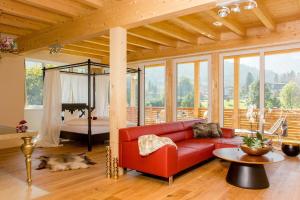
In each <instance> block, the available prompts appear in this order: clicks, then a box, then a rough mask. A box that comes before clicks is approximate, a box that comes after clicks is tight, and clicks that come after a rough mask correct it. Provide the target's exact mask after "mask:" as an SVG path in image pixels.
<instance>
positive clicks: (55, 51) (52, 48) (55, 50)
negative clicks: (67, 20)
mask: <svg viewBox="0 0 300 200" xmlns="http://www.w3.org/2000/svg"><path fill="white" fill-rule="evenodd" d="M62 48H63V46H62V45H60V44H53V45H50V46H49V53H50V54H59V53H60V52H61V50H62Z"/></svg>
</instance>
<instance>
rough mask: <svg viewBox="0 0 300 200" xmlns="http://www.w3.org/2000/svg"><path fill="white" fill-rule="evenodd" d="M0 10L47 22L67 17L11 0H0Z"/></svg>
mask: <svg viewBox="0 0 300 200" xmlns="http://www.w3.org/2000/svg"><path fill="white" fill-rule="evenodd" d="M0 10H1V11H2V12H3V13H7V14H11V15H15V16H19V17H24V18H27V19H30V20H37V21H40V22H45V23H49V24H56V23H59V22H64V21H66V20H68V19H69V18H67V17H63V16H61V15H58V14H54V13H51V12H47V11H44V10H41V9H38V8H35V7H32V6H29V5H26V4H23V3H20V2H17V1H13V0H1V1H0Z"/></svg>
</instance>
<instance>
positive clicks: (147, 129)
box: [119, 122, 184, 142]
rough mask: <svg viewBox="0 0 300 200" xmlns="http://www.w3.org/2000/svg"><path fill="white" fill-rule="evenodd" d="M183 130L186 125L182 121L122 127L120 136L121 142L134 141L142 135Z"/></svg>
mask: <svg viewBox="0 0 300 200" xmlns="http://www.w3.org/2000/svg"><path fill="white" fill-rule="evenodd" d="M183 130H184V127H183V124H182V123H181V122H172V123H164V124H155V125H146V126H136V127H129V128H122V129H120V130H119V138H120V141H121V142H124V141H133V140H137V139H138V137H139V136H142V135H148V134H154V135H163V134H167V133H174V132H179V131H183Z"/></svg>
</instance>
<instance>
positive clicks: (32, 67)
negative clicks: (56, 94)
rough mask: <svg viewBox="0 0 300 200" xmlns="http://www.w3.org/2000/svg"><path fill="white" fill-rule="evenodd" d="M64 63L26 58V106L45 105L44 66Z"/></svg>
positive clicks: (48, 66) (49, 66)
mask: <svg viewBox="0 0 300 200" xmlns="http://www.w3.org/2000/svg"><path fill="white" fill-rule="evenodd" d="M58 64H59V65H63V64H62V63H51V62H43V61H35V60H30V59H28V60H25V94H26V108H30V107H36V106H42V105H43V70H42V69H43V67H45V68H51V67H55V66H57V65H58Z"/></svg>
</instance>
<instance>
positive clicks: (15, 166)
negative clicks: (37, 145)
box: [0, 145, 300, 200]
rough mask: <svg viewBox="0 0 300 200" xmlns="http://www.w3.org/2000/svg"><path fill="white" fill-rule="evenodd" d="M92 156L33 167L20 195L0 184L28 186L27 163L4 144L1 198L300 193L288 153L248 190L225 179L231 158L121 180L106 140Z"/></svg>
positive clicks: (150, 199) (287, 197) (115, 199)
mask: <svg viewBox="0 0 300 200" xmlns="http://www.w3.org/2000/svg"><path fill="white" fill-rule="evenodd" d="M85 150H86V148H85V147H84V146H78V145H76V146H75V145H65V146H63V147H59V148H49V149H37V150H36V151H35V152H34V156H33V157H34V159H33V167H34V168H35V167H36V166H37V165H38V163H39V162H38V161H37V160H36V159H35V158H36V157H38V156H39V155H45V154H49V153H50V154H51V153H53V154H54V153H66V152H73V153H74V152H78V153H79V152H84V151H85ZM89 156H90V157H91V158H92V159H93V160H94V161H96V162H97V164H96V165H94V166H92V167H91V168H89V169H81V170H73V171H64V172H50V171H48V170H40V171H38V170H33V186H32V188H31V189H28V190H27V193H25V194H24V197H22V198H20V197H18V198H16V197H15V196H16V195H8V194H7V192H6V193H4V192H3V191H4V190H2V188H3V187H8V188H11V191H14V193H18V192H19V191H20V192H24V188H26V189H27V187H26V185H25V182H24V180H25V170H24V168H25V166H24V162H23V156H22V154H21V153H20V151H19V148H11V149H5V150H0V170H1V174H0V186H1V188H0V199H3V200H4V199H5V200H10V199H14V200H23V199H31V198H32V197H37V196H40V197H38V198H37V199H49V200H50V199H51V200H54V199H62V200H71V199H72V200H75V199H80V200H98V199H111V200H119V199H128V200H134V199H146V200H159V199H172V200H173V199H201V200H205V199H208V200H214V199H229V200H231V199H239V200H248V199H249V200H250V199H251V200H253V199H272V200H274V199H284V200H292V199H295V200H296V199H300V159H299V157H296V158H287V159H286V160H285V161H283V162H281V163H275V164H271V165H268V166H266V170H267V174H268V176H269V181H270V184H271V186H270V188H268V189H264V190H246V189H240V188H237V187H234V186H231V185H229V184H227V183H226V181H225V176H226V172H227V169H228V163H227V162H223V161H220V160H218V159H215V160H212V161H210V162H207V163H205V164H203V165H200V166H197V167H196V168H194V169H192V170H190V171H188V172H187V173H184V174H182V175H180V176H177V177H176V178H175V181H174V184H173V185H172V186H168V184H167V183H166V182H165V181H163V180H160V179H156V178H153V177H148V176H144V175H141V174H140V173H137V172H135V171H129V172H128V173H127V174H126V175H124V176H122V177H120V178H119V180H117V181H116V180H109V179H106V178H105V148H104V146H97V147H96V148H95V149H94V150H93V152H91V153H89ZM1 175H2V176H1ZM1 177H2V178H1ZM1 179H2V180H1ZM12 179H14V180H17V181H19V182H20V181H21V182H22V183H23V185H20V184H15V183H14V182H13V181H11V180H12ZM18 187H20V188H18ZM25 191H26V190H25ZM34 193H39V194H34ZM19 195H21V193H20V194H19ZM22 195H23V193H22ZM12 196H14V198H13V197H12Z"/></svg>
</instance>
